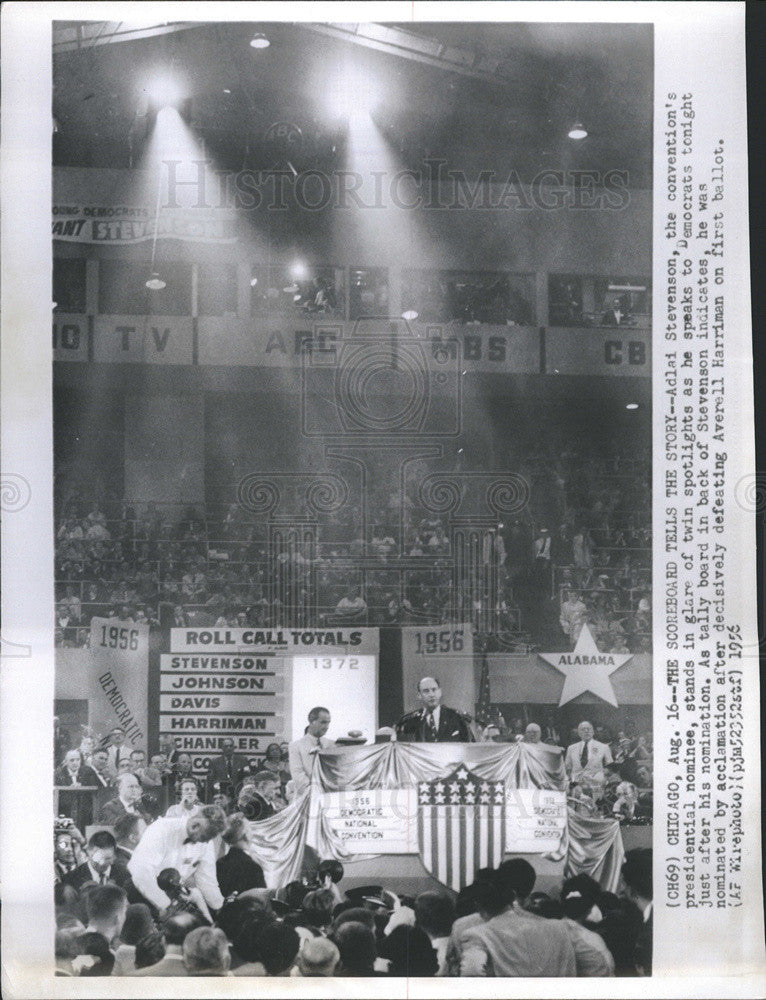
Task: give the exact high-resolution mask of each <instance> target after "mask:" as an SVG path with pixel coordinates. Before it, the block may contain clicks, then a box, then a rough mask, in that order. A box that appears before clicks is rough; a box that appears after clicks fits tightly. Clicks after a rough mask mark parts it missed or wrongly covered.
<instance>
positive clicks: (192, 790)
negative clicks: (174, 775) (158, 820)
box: [165, 778, 203, 818]
mask: <svg viewBox="0 0 766 1000" xmlns="http://www.w3.org/2000/svg"><path fill="white" fill-rule="evenodd" d="M176 794H177V795H178V796H179V798H180V801H179V802H177V803H176V804H175V805H174V806H170V808H169V809H168V811H167V812H166V813H165V816H166V817H168V818H170V817H175V818H178V817H180V816H186V817H187V818H188V817H189V816H193V815H194V814H195V813H197V812H199V810H200V809H201V808H202V806H203V803H202V802H200V801H199V791H198V789H197V782H196V781H195V780H194V778H184V779H183V781H180V782H179V783H178V784H177V785H176Z"/></svg>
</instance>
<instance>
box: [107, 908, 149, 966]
mask: <svg viewBox="0 0 766 1000" xmlns="http://www.w3.org/2000/svg"><path fill="white" fill-rule="evenodd" d="M154 929H155V928H154V921H153V920H152V915H151V913H150V912H149V907H148V906H146V905H145V904H144V903H132V904H130V905H129V906H128V908H127V910H126V912H125V923H124V924H123V925H122V930H121V931H120V940H119V944H118V946H117V949H116V951H115V953H114V972H113V974H114V975H115V976H127V975H129V974H130V973H131V972H133V971H134V970H135V968H136V945H137V944H138V942H139V941H140V940H141V939H142V938H145V937H146V936H147V934H151V932H152V931H153V930H154Z"/></svg>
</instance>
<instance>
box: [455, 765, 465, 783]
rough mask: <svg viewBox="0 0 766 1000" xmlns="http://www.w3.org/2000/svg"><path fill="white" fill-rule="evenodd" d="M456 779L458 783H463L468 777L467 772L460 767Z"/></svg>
mask: <svg viewBox="0 0 766 1000" xmlns="http://www.w3.org/2000/svg"><path fill="white" fill-rule="evenodd" d="M457 777H458V779H459V780H460V781H465V779H466V778H467V777H468V771H466V769H465V768H464V767H461V768H460V770H459V771H458V772H457Z"/></svg>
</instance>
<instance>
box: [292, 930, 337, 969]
mask: <svg viewBox="0 0 766 1000" xmlns="http://www.w3.org/2000/svg"><path fill="white" fill-rule="evenodd" d="M339 961H340V952H339V951H338V948H337V946H336V945H335V944H333V942H332V941H328V940H327V938H323V937H318V938H306V939H305V940H304V941H303V942H302V943H301V947H300V951H299V952H298V973H299V974H300V975H301V976H303V977H309V976H334V975H335V970H336V969H337V967H338V962H339Z"/></svg>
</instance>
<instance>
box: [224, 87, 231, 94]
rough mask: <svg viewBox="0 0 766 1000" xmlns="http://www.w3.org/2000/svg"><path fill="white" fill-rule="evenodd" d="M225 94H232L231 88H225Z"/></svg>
mask: <svg viewBox="0 0 766 1000" xmlns="http://www.w3.org/2000/svg"><path fill="white" fill-rule="evenodd" d="M223 92H224V94H230V93H231V87H224V88H223Z"/></svg>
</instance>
